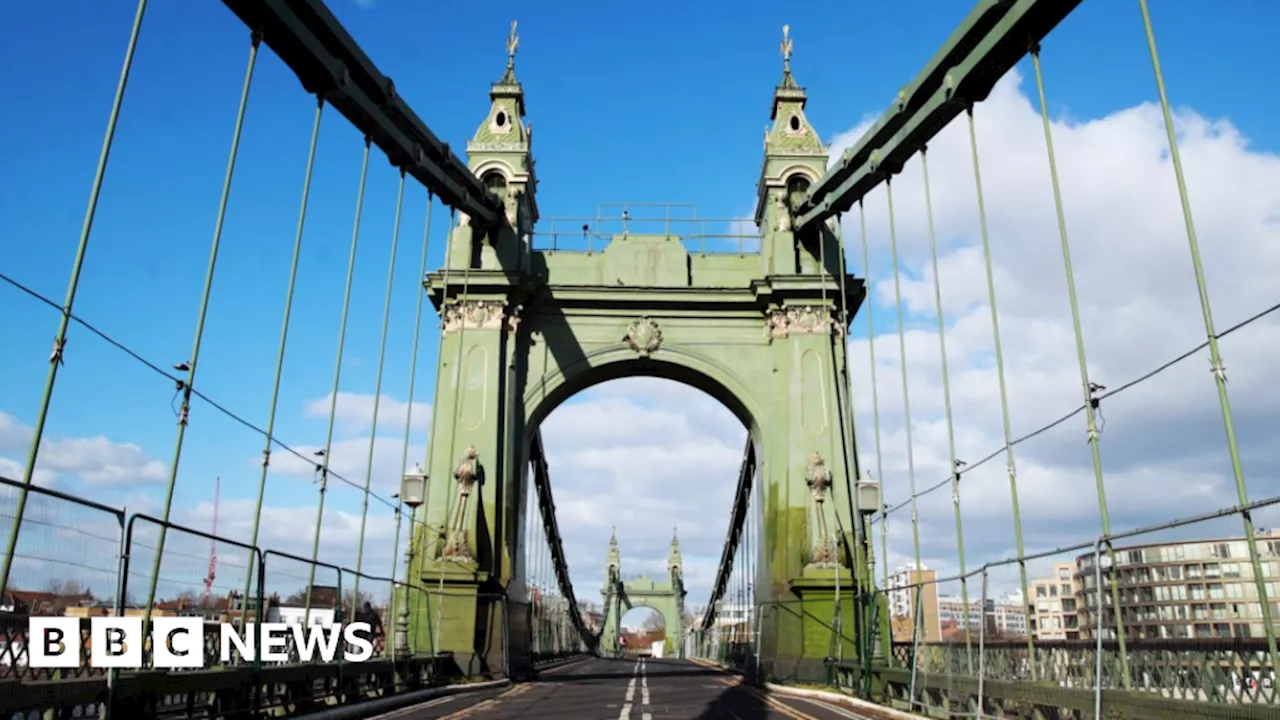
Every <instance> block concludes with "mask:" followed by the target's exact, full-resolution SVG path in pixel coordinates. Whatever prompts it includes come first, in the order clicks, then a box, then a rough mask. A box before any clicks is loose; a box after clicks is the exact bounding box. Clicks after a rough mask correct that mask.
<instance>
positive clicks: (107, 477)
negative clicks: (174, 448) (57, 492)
mask: <svg viewBox="0 0 1280 720" xmlns="http://www.w3.org/2000/svg"><path fill="white" fill-rule="evenodd" d="M31 434H32V429H31V427H30V426H28V425H24V424H22V423H21V422H19V421H18V419H17V418H15V417H13V416H12V415H9V414H7V413H5V412H3V411H0V475H3V476H5V477H9V478H11V479H13V480H21V479H22V472H23V469H24V467H25V464H24V463H23V462H20V461H19V460H17V459H16V458H19V457H22V458H25V457H26V452H27V448H28V447H29V445H30V443H31ZM59 477H73V478H78V479H79V480H81V481H83V482H85V483H87V484H90V485H109V486H115V487H121V486H134V485H146V484H151V483H159V482H163V481H164V480H166V479H167V478H168V473H167V469H166V466H165V464H164V463H162V462H160V461H159V460H156V459H154V458H151V457H148V456H147V454H146V453H145V452H143V450H142V448H140V447H138V446H137V445H134V444H133V443H118V442H113V441H112V440H109V439H108V438H106V437H105V436H102V435H98V436H95V437H86V438H53V437H49V436H47V435H46V436H45V437H44V439H43V440H42V441H41V443H40V453H39V455H38V456H37V458H36V469H35V472H34V473H33V478H34V479H35V482H36V483H37V484H40V485H44V486H50V485H52V484H53V483H54V482H56V480H57V478H59Z"/></svg>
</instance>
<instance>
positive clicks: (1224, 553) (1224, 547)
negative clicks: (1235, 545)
mask: <svg viewBox="0 0 1280 720" xmlns="http://www.w3.org/2000/svg"><path fill="white" fill-rule="evenodd" d="M1209 554H1210V555H1211V556H1212V557H1216V558H1229V557H1231V543H1215V544H1214V546H1213V549H1212V550H1211V551H1210V553H1209Z"/></svg>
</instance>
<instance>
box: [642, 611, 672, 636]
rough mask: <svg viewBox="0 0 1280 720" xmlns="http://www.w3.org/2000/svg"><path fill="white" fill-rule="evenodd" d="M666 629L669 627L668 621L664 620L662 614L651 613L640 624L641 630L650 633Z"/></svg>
mask: <svg viewBox="0 0 1280 720" xmlns="http://www.w3.org/2000/svg"><path fill="white" fill-rule="evenodd" d="M666 627H667V623H666V620H664V619H663V617H662V614H661V613H658V612H651V613H649V614H648V615H646V616H645V618H644V620H643V621H642V622H641V623H640V629H641V630H643V631H647V632H650V633H652V632H654V631H655V630H664V629H666Z"/></svg>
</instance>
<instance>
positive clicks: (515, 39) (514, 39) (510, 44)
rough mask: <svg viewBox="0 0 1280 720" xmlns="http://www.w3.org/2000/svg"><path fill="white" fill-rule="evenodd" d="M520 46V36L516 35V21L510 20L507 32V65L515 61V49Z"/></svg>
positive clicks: (509, 65) (513, 63)
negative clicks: (509, 27) (509, 30)
mask: <svg viewBox="0 0 1280 720" xmlns="http://www.w3.org/2000/svg"><path fill="white" fill-rule="evenodd" d="M519 48H520V36H519V35H516V21H515V20H512V21H511V32H509V33H507V67H511V66H513V65H515V63H516V50H518V49H519Z"/></svg>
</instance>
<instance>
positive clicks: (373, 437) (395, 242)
mask: <svg viewBox="0 0 1280 720" xmlns="http://www.w3.org/2000/svg"><path fill="white" fill-rule="evenodd" d="M404 177H405V171H404V170H401V171H400V183H399V185H398V187H397V189H396V219H395V222H394V224H393V229H392V231H391V253H390V260H389V261H388V262H387V299H386V301H385V302H384V303H383V309H382V339H381V340H379V341H378V373H377V379H376V380H375V381H374V389H373V419H372V421H371V422H372V427H370V428H369V457H368V459H367V460H366V461H365V470H364V497H363V502H362V504H361V508H360V539H359V541H357V544H356V579H355V584H354V585H353V588H352V591H351V596H352V597H351V610H352V612H355V611H356V609H357V608H358V607H359V605H360V570H361V568H362V567H363V566H364V535H365V530H366V529H367V527H368V521H369V494H370V490H371V488H372V486H373V450H374V448H375V447H376V445H377V442H378V437H377V436H378V408H379V406H380V404H381V400H382V370H383V365H384V363H385V361H386V358H387V328H388V326H389V325H390V322H391V291H392V290H393V289H394V288H395V279H396V251H397V250H398V249H399V247H400V214H401V211H402V210H403V209H404ZM415 350H416V349H415Z"/></svg>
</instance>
